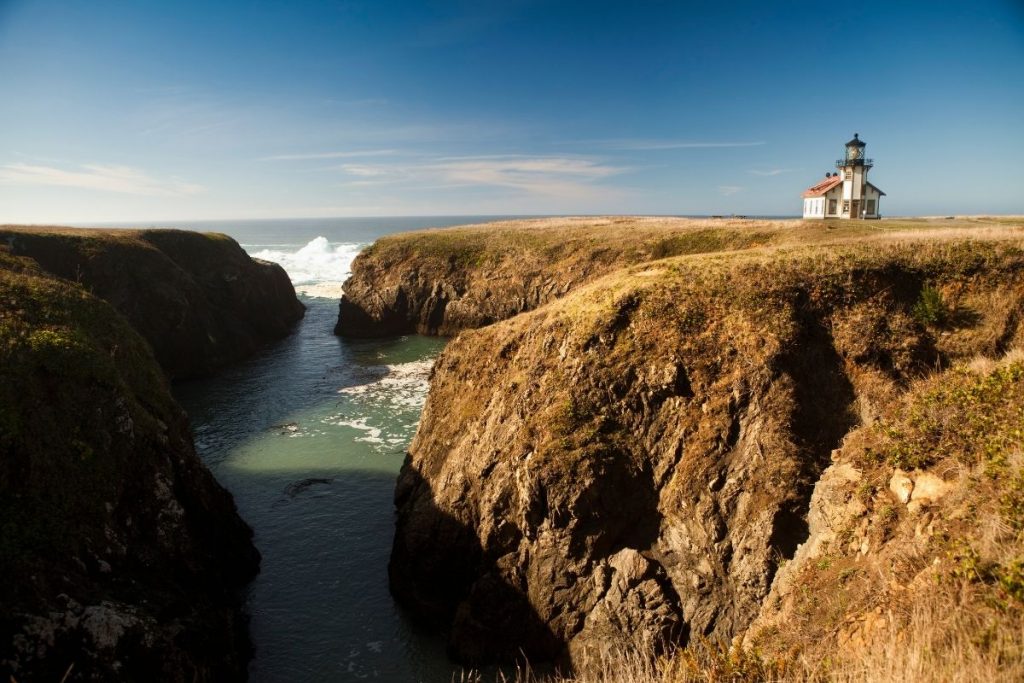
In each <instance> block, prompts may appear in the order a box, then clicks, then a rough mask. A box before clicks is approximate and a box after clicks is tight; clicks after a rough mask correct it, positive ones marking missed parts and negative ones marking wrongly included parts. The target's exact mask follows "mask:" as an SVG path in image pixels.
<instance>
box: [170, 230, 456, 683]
mask: <svg viewBox="0 0 1024 683" xmlns="http://www.w3.org/2000/svg"><path fill="white" fill-rule="evenodd" d="M433 220H434V219H423V220H422V221H421V222H422V223H423V224H424V225H434V224H436V223H433V222H432V221H433ZM465 222H471V219H465ZM182 227H200V226H191V225H190V226H182ZM203 227H205V226H203ZM258 227H259V228H260V232H259V234H258V235H254V234H251V233H246V232H245V231H244V230H238V231H236V232H232V231H231V229H228V227H227V226H221V227H219V228H218V229H220V230H223V231H225V232H228V233H229V234H232V236H234V237H235V238H236V239H238V240H239V242H241V243H242V244H243V246H244V247H246V248H247V249H248V250H249V251H250V253H253V254H259V255H261V256H263V257H267V256H276V258H275V260H279V261H282V262H284V263H285V264H286V266H285V267H286V269H290V273H291V272H294V273H301V277H298V278H297V277H296V275H294V274H293V275H292V277H293V281H294V280H297V279H298V280H302V281H303V284H302V285H298V286H297V288H298V289H300V290H303V291H307V290H315V291H322V290H324V289H325V288H326V289H327V290H331V289H332V288H336V287H337V285H338V279H339V278H342V277H343V276H344V275H345V274H346V273H347V269H348V264H349V262H350V261H351V258H352V256H354V254H355V253H356V252H357V251H358V249H359V248H360V247H361V246H362V245H365V244H366V243H368V242H369V241H370V240H371V239H372V238H373V237H374V236H375V235H374V234H373V231H372V229H370V228H368V227H367V226H365V225H360V226H359V230H353V229H352V226H351V225H348V226H345V225H342V226H341V227H340V228H337V229H333V230H332V228H331V226H329V225H326V226H325V225H321V226H319V227H320V228H321V230H316V229H315V228H316V227H317V226H303V228H304V229H302V230H296V229H294V228H295V226H294V225H289V224H280V225H278V226H276V227H274V226H268V225H265V224H261V225H260V226H258ZM408 227H410V226H409V223H408V221H407V220H404V221H403V222H402V224H401V225H398V226H395V225H391V224H387V223H385V224H383V225H381V224H378V226H377V228H376V230H377V232H378V234H379V233H381V232H388V231H391V230H395V229H406V228H408ZM411 227H422V225H421V226H416V225H413V226H411ZM307 228H308V229H307ZM316 232H319V233H321V234H319V235H317V234H313V233H316ZM324 233H326V234H324ZM310 234H313V236H312V237H310ZM318 237H319V238H321V239H319V240H318V239H316V238H318ZM318 288H319V289H318ZM301 298H302V299H303V302H304V303H305V304H306V305H307V307H308V310H307V312H306V317H305V319H304V320H303V321H302V322H301V323H300V325H299V327H298V329H297V330H296V331H295V333H294V334H293V335H291V336H290V337H288V338H287V339H285V340H283V341H281V342H279V343H277V344H275V345H273V346H272V347H270V348H268V349H266V350H265V351H264V352H262V353H261V354H260V355H258V356H257V357H255V358H253V359H250V360H249V361H247V362H245V363H242V364H240V365H237V366H234V367H232V368H229V369H228V370H226V371H224V372H222V373H221V374H219V375H218V376H216V377H214V378H211V379H207V380H200V381H192V382H186V383H181V384H178V385H176V386H175V389H174V391H175V395H176V396H177V397H178V399H179V401H180V402H181V404H182V405H183V406H184V407H185V409H186V410H187V411H188V413H189V417H190V419H191V423H192V428H193V432H194V434H195V441H196V447H197V449H198V451H199V454H200V456H201V457H202V458H203V459H204V461H205V462H206V463H207V464H208V465H209V466H210V468H211V469H212V470H213V472H214V474H215V475H216V477H217V479H218V480H219V481H220V482H221V483H222V484H223V485H224V486H225V487H227V488H228V490H230V491H231V492H232V494H233V495H234V497H235V502H236V504H237V505H238V509H239V511H240V513H241V514H242V516H243V517H244V518H245V520H246V521H247V522H248V523H249V524H250V525H251V526H252V527H253V529H254V531H255V542H256V545H257V547H258V548H259V550H260V552H261V553H262V554H263V562H262V568H261V571H260V574H259V575H258V576H257V578H256V579H255V580H254V581H253V583H252V584H251V586H250V587H249V593H248V609H249V612H250V614H251V623H250V630H251V633H252V639H253V642H254V645H255V648H256V654H255V657H254V659H253V661H252V664H251V667H250V674H251V678H252V680H254V681H257V682H261V681H354V680H364V679H376V680H383V681H426V682H441V681H450V680H452V676H453V674H454V675H455V677H456V679H458V677H459V675H460V672H461V669H460V668H459V667H457V666H455V665H453V664H452V663H450V662H449V661H448V660H447V658H446V657H445V655H444V639H443V636H441V635H440V634H431V633H426V632H423V631H421V630H418V629H417V628H416V627H415V626H414V625H413V624H411V623H410V622H409V620H408V619H407V618H405V616H404V615H403V614H402V613H401V611H400V610H399V609H398V608H397V607H396V606H395V604H394V602H393V601H392V599H391V595H390V593H389V592H388V587H387V562H388V557H389V555H390V552H391V541H392V537H393V533H394V507H393V504H392V493H393V491H394V482H395V476H396V475H397V473H398V470H399V468H400V467H401V465H402V461H403V459H404V456H405V451H406V448H407V446H408V444H409V442H410V440H411V439H412V436H413V434H414V433H415V430H416V424H417V421H418V420H419V415H420V411H421V409H422V406H423V402H424V400H425V398H426V393H427V386H428V385H427V382H428V376H429V372H430V367H431V365H432V363H433V360H434V358H435V357H436V355H437V354H438V353H439V352H440V350H441V349H442V347H443V346H444V343H445V342H444V340H441V339H437V338H428V337H421V336H407V337H399V338H395V339H387V340H367V341H348V340H344V339H339V338H337V337H335V336H334V335H333V334H332V329H333V327H334V323H335V321H336V319H337V318H336V316H337V310H338V300H337V298H335V297H334V296H333V295H330V296H319V297H318V296H310V295H303V296H302V297H301Z"/></svg>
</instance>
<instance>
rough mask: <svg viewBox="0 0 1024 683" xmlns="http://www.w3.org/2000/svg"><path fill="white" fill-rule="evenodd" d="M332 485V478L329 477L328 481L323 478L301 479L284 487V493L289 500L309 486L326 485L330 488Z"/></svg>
mask: <svg viewBox="0 0 1024 683" xmlns="http://www.w3.org/2000/svg"><path fill="white" fill-rule="evenodd" d="M333 483H334V477H331V478H330V479H326V478H323V477H310V478H308V479H302V480H300V481H294V482H292V483H291V484H288V486H286V487H285V489H284V493H285V495H286V496H288V497H289V498H294V497H295V496H297V495H299V494H300V493H302V492H303V491H305V490H306V489H308V488H309V487H310V486H316V485H317V484H326V485H328V486H330V485H331V484H333Z"/></svg>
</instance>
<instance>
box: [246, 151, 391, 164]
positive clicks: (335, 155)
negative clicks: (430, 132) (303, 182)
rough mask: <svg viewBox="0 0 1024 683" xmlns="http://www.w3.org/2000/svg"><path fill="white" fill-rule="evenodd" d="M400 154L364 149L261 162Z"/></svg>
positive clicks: (263, 158) (299, 155) (285, 156)
mask: <svg viewBox="0 0 1024 683" xmlns="http://www.w3.org/2000/svg"><path fill="white" fill-rule="evenodd" d="M394 154H398V150H394V149H362V150H350V151H346V152H312V153H310V154H275V155H274V156H269V157H262V158H260V161H308V160H312V159H356V158H360V157H385V156H392V155H394Z"/></svg>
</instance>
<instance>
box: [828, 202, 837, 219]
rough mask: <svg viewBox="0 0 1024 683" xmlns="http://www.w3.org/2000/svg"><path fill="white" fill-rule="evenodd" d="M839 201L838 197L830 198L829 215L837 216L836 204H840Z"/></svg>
mask: <svg viewBox="0 0 1024 683" xmlns="http://www.w3.org/2000/svg"><path fill="white" fill-rule="evenodd" d="M838 202H839V200H838V199H830V200H828V215H829V216H835V215H836V205H837V204H838Z"/></svg>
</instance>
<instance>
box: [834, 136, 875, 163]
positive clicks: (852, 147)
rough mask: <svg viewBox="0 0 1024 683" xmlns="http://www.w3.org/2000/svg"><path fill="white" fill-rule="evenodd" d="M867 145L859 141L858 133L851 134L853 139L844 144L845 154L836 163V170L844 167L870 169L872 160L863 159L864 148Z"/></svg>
mask: <svg viewBox="0 0 1024 683" xmlns="http://www.w3.org/2000/svg"><path fill="white" fill-rule="evenodd" d="M866 146H867V145H866V144H865V143H864V141H863V140H861V139H860V134H859V133H854V134H853V139H852V140H850V141H849V142H847V143H846V145H845V147H846V154H844V155H843V158H842V159H840V160H838V161H837V162H836V168H843V167H844V166H864V167H865V168H871V166H872V160H871V159H865V158H864V148H865V147H866Z"/></svg>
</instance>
